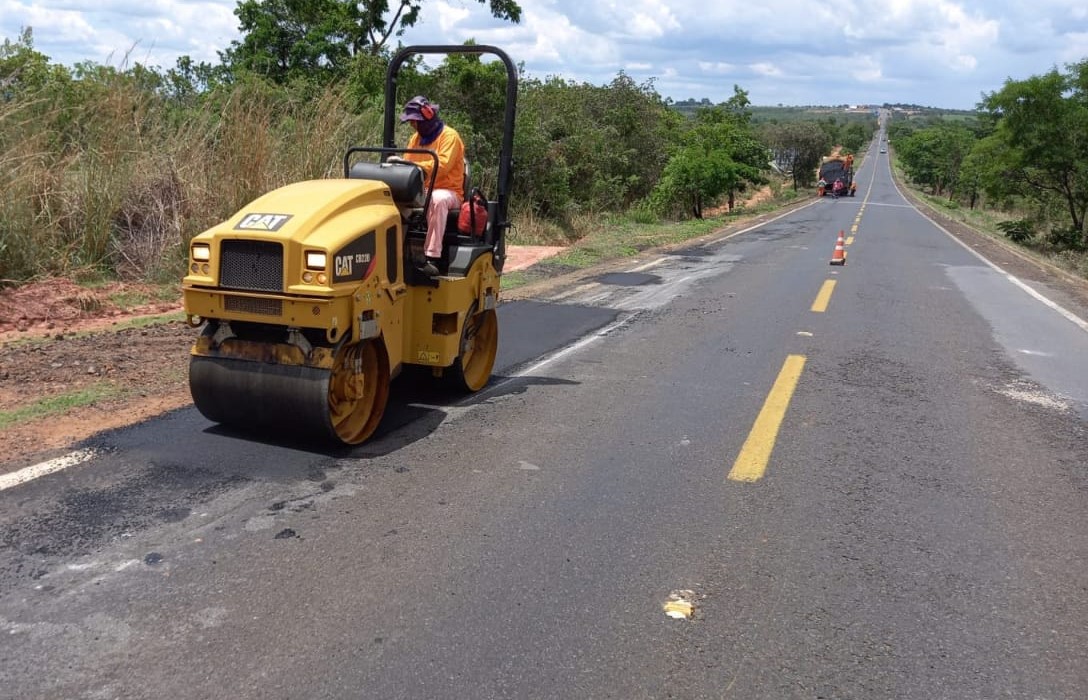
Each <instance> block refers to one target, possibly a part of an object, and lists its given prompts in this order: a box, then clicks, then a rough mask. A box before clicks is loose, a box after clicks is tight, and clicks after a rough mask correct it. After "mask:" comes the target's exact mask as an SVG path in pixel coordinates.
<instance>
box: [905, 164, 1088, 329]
mask: <svg viewBox="0 0 1088 700" xmlns="http://www.w3.org/2000/svg"><path fill="white" fill-rule="evenodd" d="M889 167H891V166H890V165H889ZM891 180H892V187H894V188H895V191H896V193H897V194H898V195H899V196H900V197H903V201H905V202H906V203H907V204H908V205H909V206H910V207H911V208H912V209H914V211H916V212H918V214H919V216H921V217H922V218H923V219H925V220H926V221H928V222H929V223H931V224H933V225H934V226H936V227H937V228H938V229H939V230H940V231H942V232H944V235H946V236H948V237H949V238H951V239H952V240H954V241H955V242H956V243H959V244H960V245H961V246H963V249H964V250H966V251H967V252H969V253H971V254H972V255H974V256H975V257H976V258H978V259H979V260H981V261H982V262H984V263H986V264H987V265H989V266H990V268H992V269H993V270H994V271H995V272H997V273H998V274H999V275H1001V276H1003V277H1004V278H1005V279H1007V280H1008V281H1009V282H1012V283H1013V284H1014V285H1016V286H1017V287H1019V288H1020V289H1022V290H1024V291H1025V292H1027V293H1028V296H1030V297H1032V298H1034V299H1035V300H1036V301H1038V302H1041V303H1042V304H1043V306H1046V307H1048V308H1050V309H1051V310H1052V311H1056V312H1058V314H1060V315H1061V316H1064V317H1065V319H1066V320H1067V321H1069V322H1071V323H1072V324H1073V325H1075V326H1077V327H1078V328H1080V329H1081V330H1082V331H1084V332H1085V333H1088V321H1085V320H1084V319H1083V318H1081V317H1080V316H1077V315H1076V314H1075V313H1073V312H1072V311H1070V310H1069V309H1067V308H1065V307H1064V306H1062V305H1061V304H1058V303H1057V302H1055V301H1053V300H1052V299H1050V298H1048V297H1046V296H1043V295H1042V294H1040V293H1039V292H1037V291H1035V290H1034V289H1032V288H1031V287H1030V286H1029V285H1028V284H1027V283H1025V282H1023V281H1021V280H1020V279H1019V278H1017V277H1014V276H1013V275H1010V274H1009V273H1008V272H1005V271H1004V270H1002V269H1001V268H1000V267H998V266H997V264H996V263H994V262H991V261H990V260H988V259H987V258H986V257H985V256H983V255H982V253H980V252H978V251H977V250H975V249H974V248H972V247H971V246H969V245H967V244H966V243H964V242H963V241H961V240H960V239H959V238H957V237H956V236H955V235H954V234H953V233H952V232H951V231H949V230H948V229H946V228H945V227H944V226H941V225H940V224H939V223H937V222H936V221H934V220H933V219H931V218H930V217H929V216H928V215H927V214H926V213H925V212H924V211H922V210H921V209H919V208H918V207H917V206H915V205H914V204H913V203H912V202H911V201H910V200H909V199H907V198H906V196H904V195H903V191H902V190H900V189H899V185H897V184H896V182H895V178H894V177H892V179H891ZM980 235H981V234H980Z"/></svg>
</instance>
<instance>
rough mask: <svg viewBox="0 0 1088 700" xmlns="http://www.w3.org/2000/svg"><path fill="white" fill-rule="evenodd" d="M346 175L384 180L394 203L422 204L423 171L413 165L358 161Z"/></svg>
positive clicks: (357, 178) (416, 205)
mask: <svg viewBox="0 0 1088 700" xmlns="http://www.w3.org/2000/svg"><path fill="white" fill-rule="evenodd" d="M348 177H350V178H352V179H356V180H378V181H379V182H384V183H385V184H386V185H389V192H390V194H392V195H393V201H394V202H395V203H396V204H402V205H405V206H414V207H421V206H423V196H424V190H423V171H422V170H420V169H419V168H417V167H416V166H414V165H406V164H404V163H367V162H360V163H356V164H354V165H352V166H351V170H350V171H349V172H348Z"/></svg>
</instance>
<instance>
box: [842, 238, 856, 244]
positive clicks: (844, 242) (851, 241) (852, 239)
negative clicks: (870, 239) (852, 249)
mask: <svg viewBox="0 0 1088 700" xmlns="http://www.w3.org/2000/svg"><path fill="white" fill-rule="evenodd" d="M853 242H854V237H853V236H847V237H846V240H845V241H843V245H851V244H853Z"/></svg>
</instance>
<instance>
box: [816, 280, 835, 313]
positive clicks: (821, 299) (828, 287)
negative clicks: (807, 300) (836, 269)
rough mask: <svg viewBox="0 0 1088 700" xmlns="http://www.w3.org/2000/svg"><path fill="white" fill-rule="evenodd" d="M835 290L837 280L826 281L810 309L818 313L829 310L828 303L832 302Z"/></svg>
mask: <svg viewBox="0 0 1088 700" xmlns="http://www.w3.org/2000/svg"><path fill="white" fill-rule="evenodd" d="M833 291H835V280H827V281H825V282H824V284H823V286H822V287H820V291H819V292H818V293H817V294H816V299H815V300H814V301H813V302H812V308H811V309H810V310H811V311H814V312H815V313H818V314H822V313H823V312H825V311H827V305H828V304H830V303H831V292H833Z"/></svg>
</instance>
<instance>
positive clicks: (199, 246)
mask: <svg viewBox="0 0 1088 700" xmlns="http://www.w3.org/2000/svg"><path fill="white" fill-rule="evenodd" d="M192 256H193V260H196V261H197V262H208V261H209V260H211V259H212V247H211V246H210V245H208V244H207V243H194V244H193V249H192Z"/></svg>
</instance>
